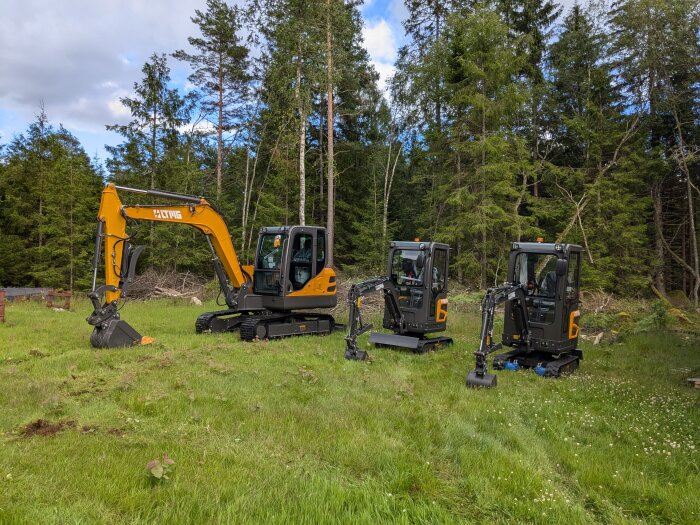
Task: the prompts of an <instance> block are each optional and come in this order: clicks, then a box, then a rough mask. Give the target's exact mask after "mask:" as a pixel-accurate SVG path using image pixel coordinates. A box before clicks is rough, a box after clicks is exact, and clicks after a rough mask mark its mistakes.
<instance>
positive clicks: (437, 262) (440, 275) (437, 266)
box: [432, 250, 447, 295]
mask: <svg viewBox="0 0 700 525" xmlns="http://www.w3.org/2000/svg"><path fill="white" fill-rule="evenodd" d="M432 272H433V273H432V279H433V293H434V294H435V295H438V294H441V293H442V292H444V291H445V275H447V252H446V251H445V250H435V255H433V270H432Z"/></svg>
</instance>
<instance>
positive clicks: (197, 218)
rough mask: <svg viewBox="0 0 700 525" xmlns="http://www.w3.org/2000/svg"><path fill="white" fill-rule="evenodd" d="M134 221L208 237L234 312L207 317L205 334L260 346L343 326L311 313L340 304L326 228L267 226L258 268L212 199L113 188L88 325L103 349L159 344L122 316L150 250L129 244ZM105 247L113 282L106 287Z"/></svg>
mask: <svg viewBox="0 0 700 525" xmlns="http://www.w3.org/2000/svg"><path fill="white" fill-rule="evenodd" d="M118 190H119V191H124V192H132V193H139V194H143V195H149V196H151V197H154V198H155V199H159V200H160V199H162V200H165V201H177V204H157V205H150V204H149V205H145V204H134V205H124V204H122V202H121V200H120V198H119V194H118V193H117V191H118ZM130 221H153V222H168V223H178V224H186V225H188V226H191V227H193V228H196V229H197V230H199V231H200V232H202V233H203V234H204V236H205V238H206V240H207V243H208V244H209V247H210V249H211V252H212V262H213V264H214V271H215V273H216V277H217V279H218V281H219V285H220V287H221V293H222V295H223V297H224V299H225V301H226V305H227V306H228V309H226V310H221V311H217V312H209V313H204V314H202V315H200V316H199V317H198V318H197V321H196V323H195V330H196V332H197V333H201V332H224V331H234V330H239V331H240V334H241V338H242V339H244V340H253V339H255V338H260V339H266V338H279V337H286V336H291V335H303V334H327V333H330V332H331V331H332V330H333V329H334V328H335V321H334V319H333V317H332V316H331V315H328V314H324V313H317V312H310V311H309V310H311V309H324V308H332V307H334V306H335V305H336V280H335V279H336V277H335V272H334V271H333V269H332V268H330V267H328V266H327V265H326V230H325V228H320V227H317V226H283V227H272V228H262V229H261V230H260V234H259V237H258V246H257V252H256V256H255V263H254V264H253V265H250V266H242V265H241V264H240V262H239V261H238V257H237V256H236V251H235V249H234V247H233V243H232V241H231V234H230V233H229V230H228V227H227V226H226V222H225V221H224V218H223V216H222V215H221V213H220V212H218V211H217V210H216V209H215V208H214V207H213V206H212V205H211V204H210V203H209V202H208V201H207V200H206V199H205V198H204V197H197V196H192V195H181V194H177V193H169V192H165V191H160V190H153V189H149V190H141V189H135V188H127V187H124V186H116V185H114V184H111V183H110V184H108V185H107V186H106V187H105V189H104V190H103V191H102V199H101V201H100V210H99V213H98V216H97V235H96V238H95V256H94V259H93V280H92V292H91V293H90V294H89V297H90V300H91V301H92V304H93V306H94V311H93V312H92V315H90V317H88V319H87V321H88V323H90V324H91V325H92V326H94V327H95V328H94V330H93V332H92V336H91V337H90V342H91V343H92V346H94V347H95V348H113V347H123V346H131V345H135V344H145V343H147V342H149V341H151V339H150V338H143V337H142V336H141V335H140V334H139V333H138V332H137V331H136V330H134V328H132V327H131V326H130V325H129V324H128V323H127V322H126V321H124V320H122V319H120V316H119V308H118V305H119V301H120V299H123V298H125V297H126V296H127V294H128V290H129V287H130V285H131V283H132V282H133V280H134V274H135V271H136V262H137V260H138V258H139V255H141V252H142V251H143V247H142V246H132V245H131V243H130V242H129V241H130V239H131V236H130V235H129V234H128V233H127V224H128V222H130ZM103 247H104V272H105V284H104V285H102V286H99V287H98V286H97V273H98V265H99V262H100V254H101V253H102V252H103ZM173 249H175V248H173ZM103 296H104V300H102V297H103Z"/></svg>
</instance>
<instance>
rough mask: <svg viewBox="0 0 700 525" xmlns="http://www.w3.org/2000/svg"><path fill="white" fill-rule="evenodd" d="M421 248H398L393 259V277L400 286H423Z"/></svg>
mask: <svg viewBox="0 0 700 525" xmlns="http://www.w3.org/2000/svg"><path fill="white" fill-rule="evenodd" d="M420 253H421V252H420V251H419V250H396V251H395V252H394V256H393V258H392V260H391V279H392V280H393V281H394V283H395V284H397V285H399V286H416V287H419V286H422V284H423V268H422V267H421V268H419V267H418V264H416V263H417V262H418V256H419V255H420Z"/></svg>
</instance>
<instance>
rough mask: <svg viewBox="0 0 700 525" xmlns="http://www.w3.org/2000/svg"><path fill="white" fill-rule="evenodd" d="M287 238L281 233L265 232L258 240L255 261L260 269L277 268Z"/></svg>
mask: <svg viewBox="0 0 700 525" xmlns="http://www.w3.org/2000/svg"><path fill="white" fill-rule="evenodd" d="M286 238H287V236H286V235H285V234H281V233H266V234H264V235H263V236H262V238H261V240H260V250H259V251H258V257H257V261H256V266H257V268H259V269H261V270H279V269H280V266H281V264H282V250H283V247H284V241H285V239H286Z"/></svg>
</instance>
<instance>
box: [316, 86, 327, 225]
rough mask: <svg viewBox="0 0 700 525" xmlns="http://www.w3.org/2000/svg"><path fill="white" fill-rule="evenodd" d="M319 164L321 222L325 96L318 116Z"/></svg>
mask: <svg viewBox="0 0 700 525" xmlns="http://www.w3.org/2000/svg"><path fill="white" fill-rule="evenodd" d="M318 152H319V154H318V165H319V170H318V179H319V180H318V183H319V186H318V187H319V200H318V216H319V222H321V220H320V219H321V218H322V217H323V194H324V190H323V184H324V179H325V178H326V173H325V170H324V169H323V98H321V108H320V111H319V116H318Z"/></svg>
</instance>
